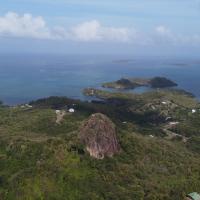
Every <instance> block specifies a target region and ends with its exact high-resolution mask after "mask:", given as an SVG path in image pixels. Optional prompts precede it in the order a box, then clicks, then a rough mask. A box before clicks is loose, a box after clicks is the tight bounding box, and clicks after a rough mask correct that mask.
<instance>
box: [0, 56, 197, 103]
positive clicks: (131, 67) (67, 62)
mask: <svg viewBox="0 0 200 200" xmlns="http://www.w3.org/2000/svg"><path fill="white" fill-rule="evenodd" d="M153 76H165V77H168V78H170V79H172V80H174V81H175V82H177V83H178V84H179V87H180V88H182V89H185V90H187V91H190V92H192V93H193V94H195V95H196V96H197V98H200V59H199V60H198V59H192V58H190V59H189V58H188V59H185V58H147V57H145V58H142V57H132V56H94V55H92V56H79V55H73V56H69V55H66V56H64V55H62V56H61V55H59V56H58V55H57V56H56V55H53V56H52V55H0V99H1V100H2V101H4V102H5V103H6V104H10V105H14V104H19V103H25V102H29V101H30V100H34V99H38V98H41V97H47V96H52V95H58V96H68V97H72V98H78V99H83V100H85V99H86V97H84V96H83V95H82V92H81V91H82V90H83V88H85V87H100V85H101V83H102V82H107V81H113V80H116V79H119V78H121V77H148V78H149V77H153ZM142 91H143V89H140V88H139V89H137V90H136V91H135V92H142Z"/></svg>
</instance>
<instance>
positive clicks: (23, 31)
mask: <svg viewBox="0 0 200 200" xmlns="http://www.w3.org/2000/svg"><path fill="white" fill-rule="evenodd" d="M0 36H9V37H29V38H36V39H73V40H78V41H103V40H113V41H123V42H124V41H128V40H129V31H128V29H126V28H114V27H104V26H102V25H101V24H100V22H98V21H96V20H92V21H88V22H83V23H82V24H79V25H77V26H74V27H72V28H69V29H66V28H64V27H59V26H58V27H53V28H50V27H48V26H47V25H46V22H45V20H44V19H43V18H42V17H41V16H39V17H33V16H32V15H31V14H24V15H22V16H20V15H18V14H17V13H14V12H9V13H7V14H6V15H5V16H3V17H0Z"/></svg>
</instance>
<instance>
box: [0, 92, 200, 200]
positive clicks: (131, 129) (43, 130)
mask: <svg viewBox="0 0 200 200" xmlns="http://www.w3.org/2000/svg"><path fill="white" fill-rule="evenodd" d="M87 92H88V93H87V94H88V95H89V94H91V93H89V92H91V91H89V90H88V91H87ZM92 94H93V95H95V96H98V95H99V97H101V99H103V101H99V102H98V101H94V102H91V103H89V102H82V101H78V100H73V99H68V98H65V97H50V98H46V99H41V100H38V101H34V102H31V103H30V104H31V106H30V105H25V106H20V105H19V106H16V107H7V106H3V105H2V106H1V108H0V186H1V187H0V199H6V200H7V199H9V200H11V199H16V200H26V199H30V200H32V199H33V200H35V199H56V200H59V199H61V200H62V199H69V200H84V199H85V200H86V199H87V200H103V199H105V200H111V199H115V200H131V199H134V200H142V199H144V200H153V199H157V200H168V199H169V200H171V199H174V200H177V199H183V198H184V197H185V195H186V194H188V193H190V192H194V191H196V192H200V180H199V177H200V168H199V166H200V156H199V153H200V150H199V145H200V132H199V130H200V125H199V119H200V112H199V108H200V107H199V102H198V101H197V100H196V99H195V98H194V97H192V96H191V95H189V94H187V93H185V92H183V91H177V90H162V91H156V92H150V93H144V94H142V95H135V94H134V95H133V94H130V93H123V94H122V93H110V92H105V91H99V90H95V89H93V92H92ZM72 107H73V108H74V110H75V112H74V113H69V112H68V109H69V108H72ZM56 110H65V111H66V115H65V116H64V117H63V119H62V121H61V122H60V123H56ZM192 110H195V111H196V112H195V113H193V112H192ZM94 113H102V114H105V115H106V116H107V117H109V118H110V119H111V120H112V122H113V123H114V124H115V126H116V134H117V138H118V142H119V145H120V153H119V154H116V155H114V156H112V157H105V158H104V159H101V160H99V159H95V158H93V157H90V155H89V153H88V152H87V150H86V147H85V146H84V144H83V143H81V141H80V140H79V137H78V136H79V134H80V132H81V130H82V129H81V127H82V125H83V124H84V123H85V121H86V120H88V119H89V117H90V116H91V114H94ZM167 117H171V118H170V119H166V118H167ZM170 122H179V124H177V125H176V126H173V127H167V128H168V129H169V130H168V131H171V132H172V133H175V134H177V135H175V136H173V137H169V136H168V135H167V134H166V132H165V131H164V130H165V129H166V125H169V123H170ZM182 137H185V138H186V139H187V140H186V141H183V140H182V139H183V138H182Z"/></svg>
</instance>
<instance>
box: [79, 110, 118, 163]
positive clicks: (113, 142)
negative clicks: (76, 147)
mask: <svg viewBox="0 0 200 200" xmlns="http://www.w3.org/2000/svg"><path fill="white" fill-rule="evenodd" d="M80 139H81V142H82V143H83V144H84V145H85V146H86V149H87V151H88V152H89V154H90V156H92V157H94V158H97V159H103V158H104V157H105V156H108V157H112V156H113V155H114V154H116V153H118V152H119V149H120V147H119V144H118V141H117V137H116V130H115V125H114V123H113V122H112V121H111V120H110V119H109V118H108V117H107V116H105V115H103V114H100V113H97V114H93V115H91V116H90V118H89V119H88V120H86V121H85V122H84V123H83V125H82V127H81V130H80Z"/></svg>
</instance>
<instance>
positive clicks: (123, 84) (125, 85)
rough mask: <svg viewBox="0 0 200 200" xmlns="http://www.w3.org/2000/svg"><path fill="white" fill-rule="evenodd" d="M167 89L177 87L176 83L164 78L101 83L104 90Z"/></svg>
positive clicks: (124, 79)
mask: <svg viewBox="0 0 200 200" xmlns="http://www.w3.org/2000/svg"><path fill="white" fill-rule="evenodd" d="M142 86H143V87H151V88H169V87H175V86H178V84H177V83H175V82H173V81H172V80H170V79H167V78H165V77H154V78H121V79H120V80H117V81H114V82H108V83H103V84H102V87H104V88H113V89H135V88H137V87H142Z"/></svg>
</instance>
